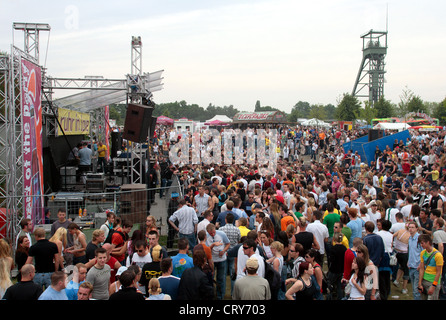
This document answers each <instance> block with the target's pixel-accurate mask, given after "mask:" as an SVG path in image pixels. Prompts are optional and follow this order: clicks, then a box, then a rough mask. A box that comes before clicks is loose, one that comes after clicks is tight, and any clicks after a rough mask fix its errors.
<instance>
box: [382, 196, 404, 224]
mask: <svg viewBox="0 0 446 320" xmlns="http://www.w3.org/2000/svg"><path fill="white" fill-rule="evenodd" d="M389 205H390V208H388V209H387V210H386V213H385V215H384V219H385V220H389V221H390V222H392V224H394V223H397V221H396V218H395V215H396V214H397V213H398V212H400V211H399V210H398V209H397V208H395V200H393V199H390V200H389Z"/></svg>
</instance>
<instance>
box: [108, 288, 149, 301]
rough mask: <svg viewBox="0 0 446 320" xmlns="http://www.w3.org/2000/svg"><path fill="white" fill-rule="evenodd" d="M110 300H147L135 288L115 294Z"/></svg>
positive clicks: (121, 290)
mask: <svg viewBox="0 0 446 320" xmlns="http://www.w3.org/2000/svg"><path fill="white" fill-rule="evenodd" d="M109 300H111V301H113V300H115V301H116V300H146V298H145V297H144V295H143V294H142V293H139V292H137V291H136V288H135V287H127V288H122V289H120V290H119V291H118V292H115V293H113V294H112V295H111V296H110V298H109Z"/></svg>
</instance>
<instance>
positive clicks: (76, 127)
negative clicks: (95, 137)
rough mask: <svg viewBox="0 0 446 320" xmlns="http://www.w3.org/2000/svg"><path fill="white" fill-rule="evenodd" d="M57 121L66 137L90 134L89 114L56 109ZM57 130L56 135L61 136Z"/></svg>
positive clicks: (60, 132)
mask: <svg viewBox="0 0 446 320" xmlns="http://www.w3.org/2000/svg"><path fill="white" fill-rule="evenodd" d="M57 110H58V119H59V123H60V126H61V127H62V129H63V133H65V134H66V135H78V134H90V114H89V113H84V112H78V111H74V110H69V109H63V108H58V109H57ZM63 133H62V130H60V128H57V135H58V136H61V135H63Z"/></svg>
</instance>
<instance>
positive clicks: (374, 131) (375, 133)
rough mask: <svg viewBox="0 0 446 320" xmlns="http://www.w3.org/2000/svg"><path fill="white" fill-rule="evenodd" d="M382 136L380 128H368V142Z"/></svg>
mask: <svg viewBox="0 0 446 320" xmlns="http://www.w3.org/2000/svg"><path fill="white" fill-rule="evenodd" d="M382 137H384V130H382V129H369V142H370V141H374V140H377V139H381V138H382Z"/></svg>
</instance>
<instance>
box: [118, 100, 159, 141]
mask: <svg viewBox="0 0 446 320" xmlns="http://www.w3.org/2000/svg"><path fill="white" fill-rule="evenodd" d="M153 109H154V108H153V107H150V106H145V105H143V104H131V103H129V104H128V105H127V113H126V117H125V123H124V132H123V134H122V138H123V139H126V140H129V141H133V142H138V143H143V142H146V140H147V136H148V135H149V129H150V123H151V121H152V111H153Z"/></svg>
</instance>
